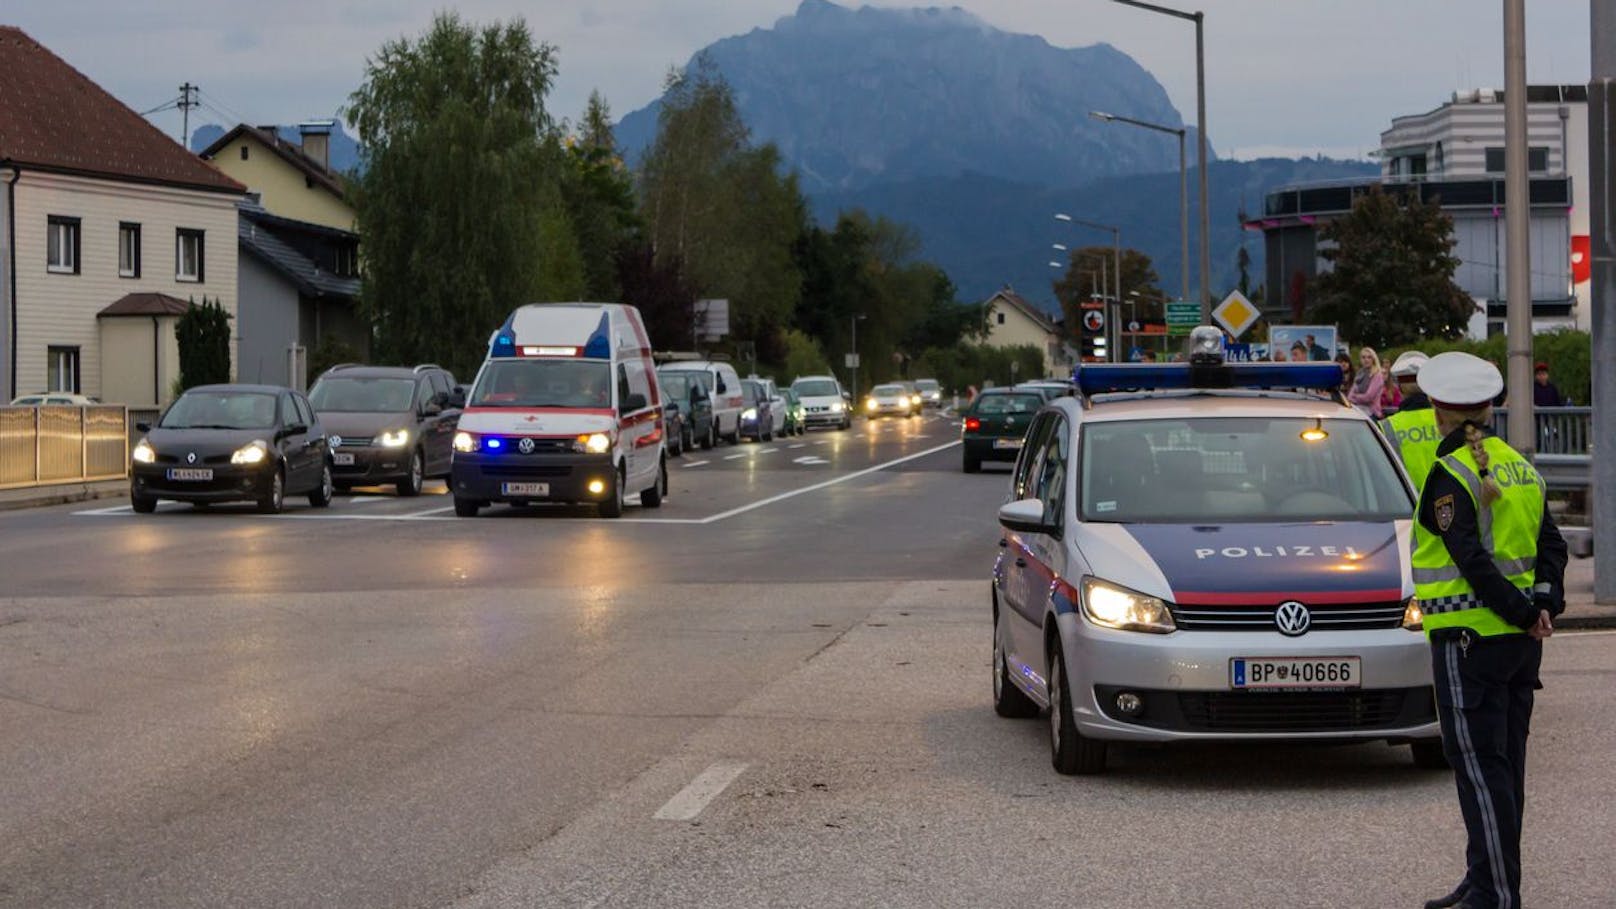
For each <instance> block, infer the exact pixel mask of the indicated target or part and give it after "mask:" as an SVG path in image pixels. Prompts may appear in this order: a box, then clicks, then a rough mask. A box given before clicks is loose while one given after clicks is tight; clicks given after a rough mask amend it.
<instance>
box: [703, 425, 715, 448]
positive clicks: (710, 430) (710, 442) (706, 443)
mask: <svg viewBox="0 0 1616 909" xmlns="http://www.w3.org/2000/svg"><path fill="white" fill-rule="evenodd" d="M717 444H718V427H716V426H714V425H713V424H711V423H708V424H707V434H706V435H704V436H702V437H701V450H702V451H712V450H713V446H715V445H717Z"/></svg>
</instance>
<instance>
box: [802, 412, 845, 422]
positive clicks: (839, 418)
mask: <svg viewBox="0 0 1616 909" xmlns="http://www.w3.org/2000/svg"><path fill="white" fill-rule="evenodd" d="M845 422H847V410H846V409H845V408H844V409H842V410H836V411H833V410H809V411H808V413H807V414H805V415H804V416H803V423H804V425H807V426H840V425H842V424H843V423H845Z"/></svg>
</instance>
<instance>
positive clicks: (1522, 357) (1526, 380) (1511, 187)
mask: <svg viewBox="0 0 1616 909" xmlns="http://www.w3.org/2000/svg"><path fill="white" fill-rule="evenodd" d="M1526 164H1527V161H1526V0H1504V247H1505V248H1504V269H1505V274H1506V282H1505V283H1506V287H1507V290H1506V293H1507V301H1508V302H1507V306H1508V310H1507V312H1508V315H1507V317H1506V320H1505V323H1504V324H1505V330H1504V336H1505V339H1506V341H1507V342H1508V346H1509V364H1508V365H1509V374H1508V376H1507V378H1508V380H1509V381H1508V384H1506V385H1505V386H1504V387H1505V388H1506V389H1508V394H1509V397H1508V400H1509V424H1508V426H1507V427H1506V429H1507V431H1508V436H1509V444H1510V447H1511V448H1514V449H1515V450H1516V451H1518V452H1520V453H1521V454H1523V455H1525V456H1526V459H1527V460H1529V461H1530V460H1532V459H1533V457H1534V456H1535V455H1536V453H1537V425H1536V424H1537V419H1536V417H1535V416H1534V414H1533V412H1532V411H1533V408H1532V259H1531V250H1530V249H1529V243H1530V241H1531V236H1530V233H1529V231H1530V230H1531V220H1530V218H1531V212H1532V202H1531V199H1530V190H1529V189H1528V179H1527V174H1526Z"/></svg>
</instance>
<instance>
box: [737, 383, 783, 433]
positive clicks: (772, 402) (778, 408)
mask: <svg viewBox="0 0 1616 909" xmlns="http://www.w3.org/2000/svg"><path fill="white" fill-rule="evenodd" d="M746 379H747V381H752V382H756V383H758V384H759V385H761V386H763V391H764V393H765V394H767V395H768V396H769V415H770V416H772V417H773V418H774V434H775V435H777V436H784V435H790V433H791V431H790V427H788V426H787V425H786V422H787V420H789V419H790V407H789V405H788V404H787V403H786V399H785V396H784V395H782V394H780V386H779V385H776V384H775V382H774V380H773V379H766V378H763V377H762V376H758V375H750V376H747V377H746Z"/></svg>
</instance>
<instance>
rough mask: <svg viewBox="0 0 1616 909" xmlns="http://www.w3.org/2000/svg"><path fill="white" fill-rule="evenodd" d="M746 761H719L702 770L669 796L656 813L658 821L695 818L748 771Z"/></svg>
mask: <svg viewBox="0 0 1616 909" xmlns="http://www.w3.org/2000/svg"><path fill="white" fill-rule="evenodd" d="M746 768H747V765H746V764H743V763H741V762H739V761H719V762H718V763H716V764H714V765H712V766H711V767H708V768H707V769H706V770H703V771H702V772H701V773H700V774H699V775H698V776H697V777H696V778H695V779H693V780H691V781H690V785H688V786H686V787H685V788H683V789H681V790H679V792H678V794H677V795H675V796H674V797H673V798H671V799H668V803H667V804H666V805H663V806H662V807H661V808H658V809H657V813H656V814H655V815H653V817H655V818H656V819H657V820H659V821H693V820H695V819H696V817H697V816H698V815H700V814H701V812H702V810H703V809H705V808H706V807H707V806H708V805H709V804H711V803H712V801H713V799H715V798H718V796H719V794H720V793H722V792H723V791H724V790H725V789H727V788H729V784H730V783H733V782H735V781H736V780H737V779H739V778H740V775H741V774H743V773H745V772H746Z"/></svg>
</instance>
